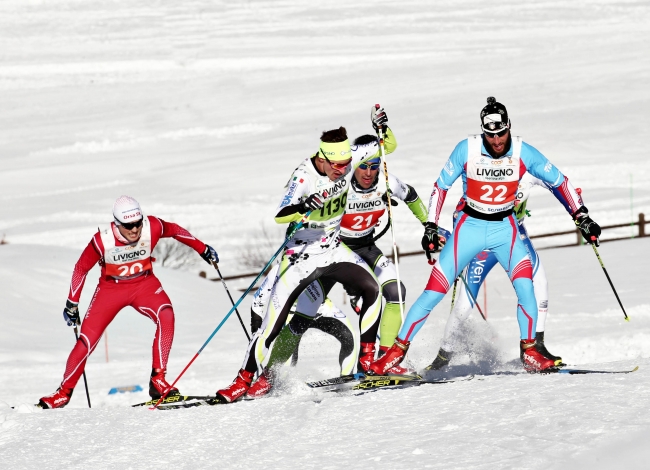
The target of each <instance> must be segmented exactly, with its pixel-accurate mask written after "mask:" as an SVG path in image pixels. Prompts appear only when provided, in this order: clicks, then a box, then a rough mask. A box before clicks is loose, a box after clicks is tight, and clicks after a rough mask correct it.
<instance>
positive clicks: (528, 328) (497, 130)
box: [369, 97, 600, 374]
mask: <svg viewBox="0 0 650 470" xmlns="http://www.w3.org/2000/svg"><path fill="white" fill-rule="evenodd" d="M480 118H481V127H482V130H483V134H482V135H472V136H470V137H469V138H467V139H465V140H463V141H461V142H460V143H459V144H458V145H457V146H456V148H455V149H454V151H453V152H452V154H451V156H450V157H449V160H447V163H446V164H445V166H444V168H443V170H442V171H441V173H440V176H439V177H438V180H437V181H436V183H435V184H434V187H433V191H432V193H431V198H430V200H429V216H428V222H427V224H426V228H425V231H424V236H423V237H422V247H423V248H424V249H425V250H426V252H427V257H430V255H431V253H432V252H435V251H437V250H438V249H439V247H440V246H439V242H438V237H437V232H438V218H439V215H440V210H441V208H442V204H443V202H444V200H445V197H446V195H447V191H448V190H449V188H450V187H451V185H452V184H453V183H454V181H456V179H458V177H461V176H462V178H463V199H462V200H461V201H462V202H461V203H460V204H459V206H458V207H457V212H458V218H457V221H456V225H455V227H454V230H453V233H452V236H451V238H450V239H449V240H448V241H447V244H446V245H445V246H444V247H443V248H442V252H441V253H440V258H439V262H438V263H437V264H436V265H434V267H433V269H432V271H431V276H430V278H429V281H428V283H427V286H426V287H425V291H424V292H423V293H422V294H421V295H420V297H419V298H418V299H417V301H416V302H415V303H414V304H413V306H412V307H411V308H410V310H409V312H408V315H407V317H406V320H405V321H404V324H403V325H402V328H401V330H400V332H399V334H398V337H397V338H396V340H395V344H394V345H393V346H392V347H391V348H390V349H389V351H388V352H387V353H386V354H385V355H384V356H383V357H381V358H379V359H378V360H377V361H375V362H374V363H373V364H371V365H370V367H369V369H370V371H371V372H373V373H375V374H383V373H385V372H386V371H387V370H388V369H390V368H391V367H394V366H395V365H397V364H399V363H400V362H401V361H402V360H403V359H404V356H405V355H406V351H407V350H408V348H409V345H410V343H411V341H412V340H413V338H414V337H415V335H416V334H417V332H418V331H419V330H420V328H422V325H423V324H424V322H425V321H426V319H427V317H428V316H429V313H430V312H431V310H432V309H433V308H434V307H435V306H436V305H437V304H438V303H439V302H440V300H442V298H443V297H444V295H445V294H446V293H447V291H448V290H449V287H450V285H451V283H453V282H454V280H455V279H456V277H457V276H458V275H459V274H460V273H461V271H462V270H463V269H464V268H465V266H467V264H469V262H470V261H471V260H472V258H474V257H475V256H476V255H477V254H478V253H480V252H481V251H484V250H488V249H489V250H491V251H492V252H493V253H494V255H495V256H496V258H497V260H498V261H499V263H500V264H501V266H502V267H503V268H504V269H505V270H506V272H507V274H508V277H509V278H510V280H511V282H512V284H513V286H514V288H515V292H516V293H517V299H518V305H517V320H518V322H519V330H520V335H521V342H520V350H521V359H522V362H523V364H524V367H525V368H526V370H528V371H531V372H535V371H541V370H544V369H548V368H552V367H554V366H555V362H554V361H553V360H552V359H549V358H547V357H544V356H543V355H542V354H541V353H540V352H539V351H538V350H537V348H536V346H535V337H534V335H535V331H536V326H537V325H536V324H537V303H536V301H535V293H534V290H533V282H532V264H531V261H530V258H529V256H528V253H527V252H526V247H525V245H524V243H523V242H522V240H521V239H520V238H519V236H518V230H517V222H516V220H515V217H514V215H513V208H514V206H515V199H516V196H517V189H518V186H519V182H520V180H521V178H522V176H523V175H524V173H525V172H526V171H528V172H530V173H531V174H532V175H533V176H535V177H537V178H539V179H541V180H542V181H544V182H545V183H547V184H548V185H549V186H550V187H552V188H556V189H557V191H555V192H554V193H555V195H556V197H558V198H559V199H560V201H561V202H562V203H563V204H564V205H565V206H568V207H570V208H571V214H572V216H573V219H574V221H575V223H576V225H577V226H578V227H579V228H580V230H581V232H582V234H583V236H584V237H585V239H586V240H587V242H588V243H595V244H596V245H597V244H598V237H599V235H600V227H599V226H598V224H596V223H595V222H594V221H593V220H592V219H591V218H590V217H589V214H588V212H587V208H586V207H585V206H584V205H583V204H582V199H581V198H580V196H579V195H578V193H577V192H576V190H575V189H574V187H573V186H572V185H571V183H570V182H569V180H568V178H566V177H565V176H564V175H563V174H562V173H561V172H560V171H559V170H558V169H557V168H556V167H555V166H554V165H553V164H552V163H551V162H549V161H548V160H547V159H546V157H544V156H543V155H542V154H541V153H540V152H539V151H538V150H537V149H535V148H534V147H532V146H531V145H529V144H527V143H525V142H523V141H522V139H521V138H520V137H511V135H510V127H511V125H510V120H509V119H508V113H507V110H506V108H505V106H503V105H502V104H501V103H498V102H497V101H496V100H495V99H494V98H493V97H490V98H488V104H487V105H486V106H485V107H484V108H483V109H482V111H481V113H480Z"/></svg>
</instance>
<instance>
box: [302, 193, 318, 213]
mask: <svg viewBox="0 0 650 470" xmlns="http://www.w3.org/2000/svg"><path fill="white" fill-rule="evenodd" d="M302 207H303V209H302V210H301V211H300V212H302V213H307V212H309V211H317V210H319V209H320V208H321V207H323V198H322V197H321V196H320V195H319V194H312V195H310V196H309V197H308V198H307V199H305V200H304V201H303V202H302Z"/></svg>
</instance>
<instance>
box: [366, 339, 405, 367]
mask: <svg viewBox="0 0 650 470" xmlns="http://www.w3.org/2000/svg"><path fill="white" fill-rule="evenodd" d="M410 345H411V343H410V342H409V341H402V340H401V339H399V338H395V344H393V345H392V346H391V347H390V349H389V350H388V351H386V354H384V355H383V356H382V357H380V358H379V359H377V360H376V361H375V362H373V363H372V364H370V367H368V373H371V374H375V375H386V374H387V373H389V372H388V371H389V370H390V369H391V368H393V367H395V366H397V365H399V363H400V362H402V361H403V360H404V357H405V356H406V351H408V349H409V346H410Z"/></svg>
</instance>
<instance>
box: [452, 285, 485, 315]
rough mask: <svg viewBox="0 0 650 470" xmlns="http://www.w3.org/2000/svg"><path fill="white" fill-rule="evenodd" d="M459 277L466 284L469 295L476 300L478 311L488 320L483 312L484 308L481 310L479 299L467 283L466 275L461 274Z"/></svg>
mask: <svg viewBox="0 0 650 470" xmlns="http://www.w3.org/2000/svg"><path fill="white" fill-rule="evenodd" d="M458 277H459V278H460V280H461V281H463V284H465V288H466V289H467V293H468V294H469V296H470V297H471V298H472V300H473V301H474V305H476V308H477V309H478V313H480V314H481V316H482V317H483V320H485V321H487V317H486V316H485V315H484V314H483V310H481V306H480V305H479V304H478V300H476V297H474V294H473V293H472V291H471V289H470V288H469V286H468V285H467V281H466V280H465V277H463V275H462V274H459V275H458Z"/></svg>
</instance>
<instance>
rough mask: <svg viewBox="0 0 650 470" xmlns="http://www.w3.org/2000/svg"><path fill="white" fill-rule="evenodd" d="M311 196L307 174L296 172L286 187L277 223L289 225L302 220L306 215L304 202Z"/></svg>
mask: <svg viewBox="0 0 650 470" xmlns="http://www.w3.org/2000/svg"><path fill="white" fill-rule="evenodd" d="M309 196H310V194H309V182H308V180H307V175H306V173H304V172H302V171H294V173H293V174H292V175H291V178H290V179H289V182H288V183H287V185H286V186H285V187H284V195H283V196H282V201H281V202H280V205H279V206H278V209H277V212H276V213H275V222H276V223H278V224H288V223H291V222H298V221H299V220H300V219H302V216H303V215H304V214H305V210H304V209H305V205H304V204H303V202H304V199H306V198H307V197H309Z"/></svg>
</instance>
